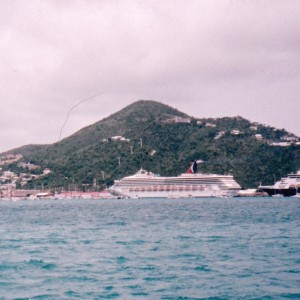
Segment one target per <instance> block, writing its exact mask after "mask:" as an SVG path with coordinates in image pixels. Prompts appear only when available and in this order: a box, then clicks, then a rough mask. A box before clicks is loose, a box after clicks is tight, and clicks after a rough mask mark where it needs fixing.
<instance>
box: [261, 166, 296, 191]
mask: <svg viewBox="0 0 300 300" xmlns="http://www.w3.org/2000/svg"><path fill="white" fill-rule="evenodd" d="M258 190H260V191H263V192H267V193H268V194H269V196H275V195H282V196H285V197H289V196H295V195H298V194H299V192H300V170H299V171H298V172H297V173H291V174H288V175H287V177H283V178H281V179H280V180H279V181H277V182H276V183H275V184H274V185H260V186H259V187H258Z"/></svg>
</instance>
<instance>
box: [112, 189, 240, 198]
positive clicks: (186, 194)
mask: <svg viewBox="0 0 300 300" xmlns="http://www.w3.org/2000/svg"><path fill="white" fill-rule="evenodd" d="M110 191H111V192H112V193H113V194H114V195H117V196H121V197H128V198H137V199H138V198H175V199H176V198H207V197H235V196H237V195H238V192H239V190H235V189H234V190H221V189H217V188H216V189H207V190H202V191H185V190H182V191H176V192H175V191H159V192H156V191H141V192H135V191H129V190H128V189H121V188H113V187H111V188H110Z"/></svg>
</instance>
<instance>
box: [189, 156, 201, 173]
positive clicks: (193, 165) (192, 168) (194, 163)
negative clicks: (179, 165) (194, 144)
mask: <svg viewBox="0 0 300 300" xmlns="http://www.w3.org/2000/svg"><path fill="white" fill-rule="evenodd" d="M200 163H203V160H201V159H199V160H192V161H191V164H190V167H189V168H188V169H187V171H186V173H187V174H196V173H197V169H198V164H200Z"/></svg>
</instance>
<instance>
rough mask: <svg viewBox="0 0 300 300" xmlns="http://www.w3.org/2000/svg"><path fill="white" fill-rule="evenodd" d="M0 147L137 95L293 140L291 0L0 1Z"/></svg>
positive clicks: (48, 133)
mask: <svg viewBox="0 0 300 300" xmlns="http://www.w3.org/2000/svg"><path fill="white" fill-rule="evenodd" d="M0 4H1V10H0V84H1V88H0V101H1V114H0V128H1V130H0V141H1V142H0V152H2V151H6V150H9V149H12V148H15V147H19V146H22V145H25V144H32V143H34V144H41V143H52V142H55V141H57V140H58V139H59V134H60V129H61V127H62V125H63V123H64V121H65V118H66V116H67V113H68V111H69V110H70V109H71V108H72V107H73V106H74V105H76V104H77V103H79V102H80V101H82V100H83V99H86V98H88V97H92V96H94V95H97V96H95V97H93V98H91V99H90V100H88V101H86V102H84V103H82V104H81V105H79V106H78V107H76V108H75V109H74V110H73V111H72V112H71V114H70V117H69V119H68V122H67V124H66V126H65V127H64V129H63V132H62V138H64V137H66V136H69V135H70V134H72V133H74V132H76V131H77V130H79V129H80V128H82V127H84V126H87V125H90V124H92V123H94V122H96V121H99V120H101V119H102V118H104V117H107V116H108V115H110V114H111V113H114V112H116V111H118V110H120V109H121V108H123V107H124V106H126V105H128V104H130V103H132V102H134V101H137V100H139V99H152V100H157V101H160V102H163V103H165V104H168V105H171V106H173V107H175V108H177V109H179V110H181V111H183V112H185V113H188V114H190V115H193V116H196V117H224V116H237V115H240V116H242V117H245V118H247V119H249V120H251V121H253V122H254V121H258V122H261V123H264V124H267V125H270V126H275V127H277V128H285V129H287V130H288V131H290V132H292V133H295V134H297V135H300V121H299V113H300V99H299V95H300V1H298V0H295V1H292V0H275V1H273V0H269V1H264V0H257V1H256V0H249V1H247V0H243V1H240V0H236V1H235V0H231V1H230V0H223V1H222V0H217V1H214V0H195V1H192V0H181V1H179V0H178V1H176V0H164V1H160V0H157V1H156V0H153V1H152V0H140V1H139V0H128V1H126V0H122V1H115V0H95V1H93V0H90V1H88V0H87V1H83V0H82V1H79V0H78V1H75V0H74V1H69V0H68V1H63V0H48V1H47V0H44V1H39V0H27V1H23V0H20V1H14V0H9V1H6V0H0Z"/></svg>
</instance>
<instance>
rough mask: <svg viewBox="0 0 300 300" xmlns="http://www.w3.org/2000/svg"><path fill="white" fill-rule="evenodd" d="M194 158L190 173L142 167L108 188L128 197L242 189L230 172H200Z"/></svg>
mask: <svg viewBox="0 0 300 300" xmlns="http://www.w3.org/2000/svg"><path fill="white" fill-rule="evenodd" d="M200 162H202V161H196V160H195V161H192V162H191V165H190V167H189V168H188V170H187V172H186V173H184V174H181V175H180V176H175V177H163V176H160V175H156V174H153V173H152V172H148V171H146V170H144V169H142V168H141V169H140V170H139V171H138V172H137V173H136V174H134V175H132V176H127V177H124V178H122V179H121V180H115V182H114V185H113V186H111V187H110V188H109V190H110V191H111V193H112V194H114V195H117V196H121V197H129V198H198V197H232V196H236V195H237V194H238V192H239V190H240V189H241V187H240V185H239V184H238V183H237V182H236V181H235V180H234V179H233V176H231V175H217V174H201V173H197V165H198V164H199V163H200Z"/></svg>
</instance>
